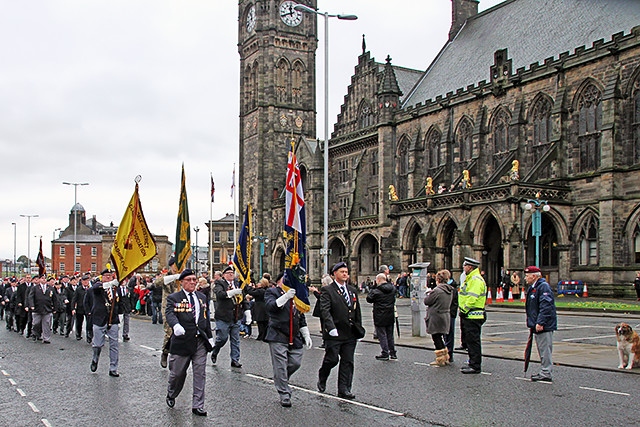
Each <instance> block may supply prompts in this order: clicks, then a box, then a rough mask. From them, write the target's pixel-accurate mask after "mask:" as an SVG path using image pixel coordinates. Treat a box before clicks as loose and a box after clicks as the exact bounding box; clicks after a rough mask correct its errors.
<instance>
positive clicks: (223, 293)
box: [211, 266, 244, 368]
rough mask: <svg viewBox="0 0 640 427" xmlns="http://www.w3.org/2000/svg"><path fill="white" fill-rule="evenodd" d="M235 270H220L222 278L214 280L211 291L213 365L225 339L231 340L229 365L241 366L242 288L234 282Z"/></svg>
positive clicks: (230, 268) (233, 366)
mask: <svg viewBox="0 0 640 427" xmlns="http://www.w3.org/2000/svg"><path fill="white" fill-rule="evenodd" d="M234 275H235V272H234V271H233V267H231V266H229V267H227V268H225V269H224V271H223V272H222V279H219V280H216V282H215V284H214V288H213V292H214V294H215V295H216V304H215V307H216V310H215V318H216V342H215V344H214V346H213V350H212V351H211V362H212V363H213V364H214V365H215V364H216V361H217V360H218V353H219V352H220V349H221V348H222V347H224V345H225V344H226V343H227V340H230V341H231V367H232V368H241V367H242V364H241V363H240V321H241V320H242V316H243V314H244V313H243V310H242V299H243V295H242V289H241V288H240V286H238V284H237V283H235V277H234Z"/></svg>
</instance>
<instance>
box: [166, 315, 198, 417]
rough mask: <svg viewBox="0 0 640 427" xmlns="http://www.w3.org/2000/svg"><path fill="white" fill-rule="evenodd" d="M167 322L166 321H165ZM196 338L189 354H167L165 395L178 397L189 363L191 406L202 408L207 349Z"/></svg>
mask: <svg viewBox="0 0 640 427" xmlns="http://www.w3.org/2000/svg"><path fill="white" fill-rule="evenodd" d="M167 323H168V322H167ZM196 339H197V340H198V345H197V347H196V352H195V353H194V354H192V355H191V356H179V355H177V354H173V353H171V354H170V355H169V385H168V387H167V397H171V398H173V399H175V398H176V397H178V395H179V394H180V392H181V391H182V388H183V387H184V381H185V379H186V378H187V369H189V363H191V370H192V371H193V397H192V402H191V407H192V408H199V409H203V408H204V386H205V383H206V380H207V371H206V367H207V350H206V348H205V346H204V343H203V342H202V340H201V339H199V338H196Z"/></svg>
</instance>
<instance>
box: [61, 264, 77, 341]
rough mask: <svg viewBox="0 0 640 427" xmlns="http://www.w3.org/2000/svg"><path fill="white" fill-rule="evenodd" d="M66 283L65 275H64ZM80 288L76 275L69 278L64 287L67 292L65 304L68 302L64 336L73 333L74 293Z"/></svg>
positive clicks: (67, 336)
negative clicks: (72, 303) (72, 304)
mask: <svg viewBox="0 0 640 427" xmlns="http://www.w3.org/2000/svg"><path fill="white" fill-rule="evenodd" d="M62 281H63V283H64V276H63V280H62ZM77 288H78V278H77V277H76V276H72V277H71V279H70V280H69V283H68V284H67V285H66V287H63V289H64V293H65V299H66V300H67V301H66V303H65V304H67V323H66V324H65V326H64V337H65V338H69V334H70V333H71V329H72V328H73V324H74V323H75V322H74V317H75V316H74V315H73V314H72V313H71V311H72V310H73V307H72V306H71V301H72V300H73V294H74V293H75V292H76V289H77Z"/></svg>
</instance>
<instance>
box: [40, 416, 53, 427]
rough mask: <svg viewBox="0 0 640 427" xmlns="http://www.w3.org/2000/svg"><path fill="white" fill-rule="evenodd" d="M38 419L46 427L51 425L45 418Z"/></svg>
mask: <svg viewBox="0 0 640 427" xmlns="http://www.w3.org/2000/svg"><path fill="white" fill-rule="evenodd" d="M40 421H42V424H44V425H45V426H46V427H52V426H53V425H52V424H51V423H50V422H49V420H47V419H46V418H43V419H41V420H40Z"/></svg>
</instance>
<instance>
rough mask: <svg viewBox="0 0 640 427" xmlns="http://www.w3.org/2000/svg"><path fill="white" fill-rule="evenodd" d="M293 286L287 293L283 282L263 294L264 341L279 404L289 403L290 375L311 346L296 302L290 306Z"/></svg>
mask: <svg viewBox="0 0 640 427" xmlns="http://www.w3.org/2000/svg"><path fill="white" fill-rule="evenodd" d="M295 295H296V291H295V289H288V290H287V291H286V292H285V291H284V289H283V288H282V284H279V285H278V286H274V287H272V288H267V290H266V292H265V294H264V301H265V306H266V311H267V314H268V316H269V324H268V326H267V332H266V334H265V341H266V342H268V343H269V351H270V352H271V365H272V366H273V383H274V384H275V386H276V390H277V391H278V394H279V395H280V405H282V406H283V407H285V408H289V407H290V406H291V387H289V378H291V375H293V373H294V372H296V371H297V370H298V368H300V364H301V363H302V354H303V353H304V350H303V349H302V347H303V345H304V347H305V348H307V349H309V348H311V346H312V344H313V343H312V341H311V334H310V333H309V328H308V327H307V321H306V319H305V317H304V314H302V313H300V312H299V311H298V310H297V309H296V307H295V305H294V306H293V307H292V304H293V298H294V297H295Z"/></svg>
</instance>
